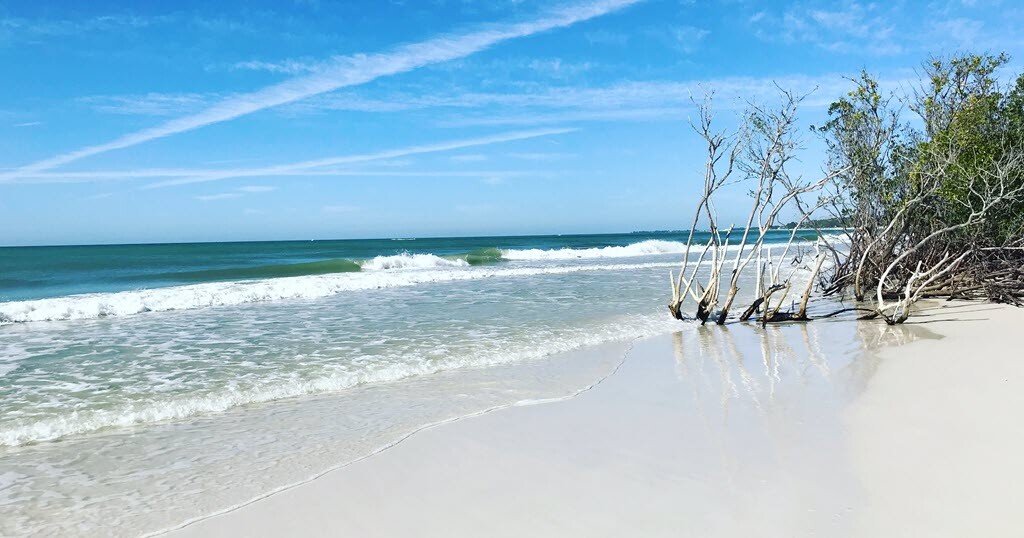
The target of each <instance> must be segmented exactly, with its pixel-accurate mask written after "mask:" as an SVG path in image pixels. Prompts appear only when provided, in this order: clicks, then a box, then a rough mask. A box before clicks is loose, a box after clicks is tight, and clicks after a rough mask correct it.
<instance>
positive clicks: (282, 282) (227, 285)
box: [0, 256, 676, 323]
mask: <svg viewBox="0 0 1024 538" xmlns="http://www.w3.org/2000/svg"><path fill="white" fill-rule="evenodd" d="M389 258H400V257H389ZM410 258H412V259H415V257H410ZM433 258H436V259H438V260H444V261H445V262H446V263H449V264H452V265H453V266H452V267H450V268H448V269H439V268H438V269H423V270H418V271H388V270H378V271H375V270H369V268H367V269H368V270H366V271H361V272H357V273H344V274H324V275H307V276H298V277H284V278H272V279H266V280H250V281H241V282H205V283H202V284H190V285H186V286H172V287H166V288H152V289H143V290H132V291H121V292H114V293H90V294H82V295H68V296H65V297H54V298H49V299H36V300H30V301H13V302H7V303H0V323H24V322H33V321H62V320H74V319H93V318H102V317H110V316H129V315H133V314H140V313H143V312H165V311H170V310H191V309H197V308H205V307H212V306H230V305H240V304H246V303H260V302H270V301H280V300H288V299H315V298H319V297H327V296H330V295H334V294H337V293H342V292H347V291H357V290H370V289H380V288H396V287H404V286H415V285H417V284H428V283H435V282H453V281H462V280H478V279H483V278H501V277H524V276H534V275H546V274H566V273H575V272H584V271H625V270H635V269H646V268H652V267H674V266H675V265H676V264H675V263H643V264H605V265H575V266H555V267H476V268H469V267H464V266H466V265H468V263H467V262H465V261H461V264H459V263H458V262H457V261H452V260H446V259H444V258H438V257H436V256H434V257H433ZM403 260H404V258H403ZM405 263H413V264H416V263H425V262H416V261H412V262H407V261H396V260H395V259H382V260H381V261H380V262H379V267H380V268H382V269H386V268H393V267H399V266H402V265H403V264H405ZM429 263H436V260H430V261H429Z"/></svg>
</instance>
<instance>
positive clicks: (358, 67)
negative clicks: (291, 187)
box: [0, 0, 640, 181]
mask: <svg viewBox="0 0 1024 538" xmlns="http://www.w3.org/2000/svg"><path fill="white" fill-rule="evenodd" d="M639 1H640V0H594V1H590V2H585V3H579V4H574V5H571V6H567V7H562V8H559V9H556V10H552V11H550V12H548V13H547V14H546V15H544V16H542V17H541V18H539V19H535V20H533V21H529V22H518V23H509V24H502V25H491V26H487V27H485V28H484V29H481V30H477V31H474V32H469V33H464V34H445V35H442V36H440V37H435V38H433V39H429V40H427V41H422V42H419V43H413V44H409V45H402V46H399V47H396V48H394V49H392V50H390V51H388V52H384V53H377V54H369V55H365V54H360V55H352V56H343V57H336V58H333V59H332V60H330V61H328V62H326V63H324V64H323V65H321V66H319V68H318V69H317V71H316V72H315V73H312V74H309V75H306V76H300V77H295V78H291V79H288V80H285V81H284V82H281V83H278V84H274V85H272V86H268V87H266V88H263V89H261V90H257V91H255V92H252V93H247V94H239V95H236V96H232V97H229V98H227V99H224V100H223V101H221V102H219V103H217V104H214V105H213V106H211V107H209V108H207V109H205V110H203V111H201V112H198V113H196V114H192V115H189V116H184V117H181V118H177V119H174V120H171V121H168V122H166V123H163V124H161V125H157V126H155V127H150V128H148V129H143V130H141V131H136V132H134V133H130V134H127V135H124V136H122V137H120V138H117V139H115V140H112V141H110V142H106V143H103V144H97V145H92V146H86V147H83V148H80V149H77V150H74V151H70V152H67V153H64V154H61V155H56V156H54V157H50V158H48V159H43V160H41V161H36V162H34V163H31V164H28V165H25V166H23V167H21V168H19V169H18V170H16V171H15V172H14V173H9V174H4V175H0V181H2V180H10V179H13V178H15V177H17V176H19V175H22V174H27V173H31V172H39V171H43V170H48V169H52V168H55V167H58V166H61V165H64V164H68V163H71V162H74V161H77V160H80V159H83V158H85V157H89V156H93V155H98V154H101V153H106V152H108V151H113V150H117V149H122V148H127V147H131V146H135V145H138V144H142V143H144V142H148V141H150V140H155V139H158V138H163V137H167V136H171V135H174V134H178V133H183V132H186V131H191V130H193V129H198V128H201V127H205V126H207V125H211V124H215V123H220V122H224V121H229V120H232V119H235V118H238V117H240V116H244V115H247V114H251V113H253V112H258V111H260V110H264V109H267V108H271V107H277V106H280V105H284V104H287V103H292V102H295V101H298V100H301V99H305V98H307V97H311V96H314V95H319V94H322V93H325V92H330V91H334V90H337V89H339V88H344V87H349V86H357V85H360V84H365V83H367V82H370V81H372V80H375V79H378V78H380V77H384V76H389V75H394V74H398V73H404V72H408V71H412V70H414V69H417V68H420V67H423V66H426V65H431V64H436V63H441V62H445V61H449V60H453V59H457V58H462V57H465V56H469V55H470V54H474V53H476V52H479V51H482V50H484V49H487V48H490V47H492V46H494V45H497V44H498V43H501V42H503V41H508V40H510V39H515V38H519V37H526V36H530V35H533V34H537V33H540V32H544V31H547V30H552V29H555V28H563V27H566V26H571V25H573V24H576V23H578V22H581V21H585V20H588V19H592V18H595V17H599V16H601V15H605V14H607V13H611V12H613V11H617V10H620V9H623V8H625V7H628V6H630V5H633V4H636V3H638V2H639Z"/></svg>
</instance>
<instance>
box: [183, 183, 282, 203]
mask: <svg viewBox="0 0 1024 538" xmlns="http://www.w3.org/2000/svg"><path fill="white" fill-rule="evenodd" d="M276 190H277V187H274V186H271V185H246V186H244V187H239V188H237V189H235V190H234V191H231V192H220V193H217V194H203V195H199V196H196V200H199V201H201V202H212V201H214V200H228V199H231V198H241V197H243V196H245V195H247V194H256V193H263V192H271V191H276Z"/></svg>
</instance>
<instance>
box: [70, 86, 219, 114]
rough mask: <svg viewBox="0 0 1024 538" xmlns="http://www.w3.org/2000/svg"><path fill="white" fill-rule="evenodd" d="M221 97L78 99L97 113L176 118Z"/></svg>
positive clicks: (152, 95)
mask: <svg viewBox="0 0 1024 538" xmlns="http://www.w3.org/2000/svg"><path fill="white" fill-rule="evenodd" d="M220 97H221V96H219V95H216V94H201V93H183V94H167V93H156V92H150V93H147V94H143V95H91V96H88V97H80V98H78V99H77V101H78V102H79V103H82V104H84V105H86V106H88V107H90V108H92V109H93V110H95V111H97V112H104V113H109V114H125V115H140V116H174V115H178V114H182V113H184V112H190V111H195V110H198V109H201V108H203V107H204V106H207V105H208V104H209V103H210V102H211V101H214V100H216V99H218V98H220Z"/></svg>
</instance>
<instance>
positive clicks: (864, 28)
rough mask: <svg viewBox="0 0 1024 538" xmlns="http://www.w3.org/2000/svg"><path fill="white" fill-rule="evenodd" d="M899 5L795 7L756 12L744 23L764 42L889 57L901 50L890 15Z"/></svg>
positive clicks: (856, 3)
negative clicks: (784, 9)
mask: <svg viewBox="0 0 1024 538" xmlns="http://www.w3.org/2000/svg"><path fill="white" fill-rule="evenodd" d="M899 5H900V4H899V3H895V4H892V5H891V6H888V7H887V6H886V5H885V4H877V3H868V4H862V3H860V2H841V3H836V4H834V5H832V6H830V7H831V9H827V8H818V7H811V6H809V5H800V4H798V5H795V6H793V7H790V8H787V10H786V11H785V12H783V13H781V14H775V13H771V12H767V11H760V12H757V13H755V14H754V15H753V16H751V17H750V18H749V19H748V23H750V25H751V26H752V27H753V28H754V35H756V36H757V37H759V38H761V39H763V40H765V41H783V42H789V43H811V44H813V45H815V46H817V47H819V48H822V49H824V50H828V51H830V52H838V53H863V52H868V53H871V54H876V55H891V54H899V53H901V52H903V50H904V46H903V45H902V44H900V43H899V42H898V41H897V38H898V37H899V36H898V34H897V32H896V31H895V28H894V26H893V20H894V19H895V18H896V16H895V15H894V13H892V11H893V10H896V9H898V7H899Z"/></svg>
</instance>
